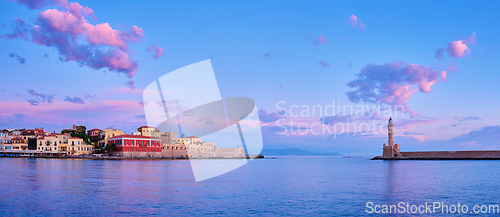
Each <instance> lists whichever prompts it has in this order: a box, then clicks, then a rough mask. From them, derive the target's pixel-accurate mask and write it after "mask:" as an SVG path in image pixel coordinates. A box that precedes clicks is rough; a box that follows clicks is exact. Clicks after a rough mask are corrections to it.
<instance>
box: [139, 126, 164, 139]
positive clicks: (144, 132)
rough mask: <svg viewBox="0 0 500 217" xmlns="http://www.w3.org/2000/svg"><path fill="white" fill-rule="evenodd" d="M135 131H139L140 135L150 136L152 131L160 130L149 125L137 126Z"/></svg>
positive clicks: (157, 131)
mask: <svg viewBox="0 0 500 217" xmlns="http://www.w3.org/2000/svg"><path fill="white" fill-rule="evenodd" d="M137 131H138V132H140V133H141V135H142V136H147V137H151V136H152V135H153V134H154V133H159V132H160V130H158V129H156V128H154V127H149V126H142V127H139V128H137Z"/></svg>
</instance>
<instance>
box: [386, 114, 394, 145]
mask: <svg viewBox="0 0 500 217" xmlns="http://www.w3.org/2000/svg"><path fill="white" fill-rule="evenodd" d="M392 128H394V123H393V122H392V117H391V118H390V119H389V124H388V125H387V134H388V135H389V141H388V143H387V144H388V145H389V146H393V145H394V140H393V139H392V136H393V135H394V132H393V131H392Z"/></svg>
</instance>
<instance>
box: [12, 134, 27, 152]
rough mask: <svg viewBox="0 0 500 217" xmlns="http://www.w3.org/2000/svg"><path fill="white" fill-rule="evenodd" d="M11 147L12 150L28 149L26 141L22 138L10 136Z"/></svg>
mask: <svg viewBox="0 0 500 217" xmlns="http://www.w3.org/2000/svg"><path fill="white" fill-rule="evenodd" d="M11 141H12V149H14V150H28V142H27V140H26V139H23V138H19V137H16V138H12V139H11Z"/></svg>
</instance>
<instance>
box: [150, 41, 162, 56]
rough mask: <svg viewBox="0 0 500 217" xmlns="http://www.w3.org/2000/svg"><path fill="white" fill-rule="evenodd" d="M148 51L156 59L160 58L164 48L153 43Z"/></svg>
mask: <svg viewBox="0 0 500 217" xmlns="http://www.w3.org/2000/svg"><path fill="white" fill-rule="evenodd" d="M148 52H150V53H151V54H153V57H154V58H155V59H158V58H160V57H161V55H162V54H163V48H161V47H157V46H155V45H154V44H153V45H151V47H149V48H148Z"/></svg>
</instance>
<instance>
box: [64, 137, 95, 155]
mask: <svg viewBox="0 0 500 217" xmlns="http://www.w3.org/2000/svg"><path fill="white" fill-rule="evenodd" d="M66 149H67V152H68V155H71V156H82V155H90V154H92V152H93V151H94V149H93V146H92V145H90V144H87V143H85V142H84V141H83V139H82V138H78V137H70V138H68V145H67V148H66Z"/></svg>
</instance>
